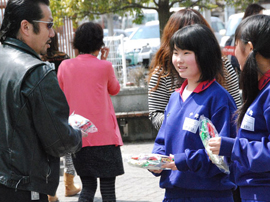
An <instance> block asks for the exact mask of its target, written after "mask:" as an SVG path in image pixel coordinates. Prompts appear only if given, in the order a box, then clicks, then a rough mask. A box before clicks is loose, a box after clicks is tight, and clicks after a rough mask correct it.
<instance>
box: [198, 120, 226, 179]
mask: <svg viewBox="0 0 270 202" xmlns="http://www.w3.org/2000/svg"><path fill="white" fill-rule="evenodd" d="M212 137H219V134H218V132H217V130H216V128H215V126H214V125H213V123H212V122H211V121H210V120H209V119H208V118H206V117H204V116H203V115H201V116H200V138H201V140H202V142H203V145H204V147H205V150H206V152H207V154H208V155H209V157H210V159H211V161H212V163H214V164H215V165H216V166H217V167H218V168H219V169H220V170H221V171H222V172H224V173H226V174H229V173H230V170H229V166H228V164H227V162H225V160H224V156H219V155H216V154H213V153H212V151H211V150H210V149H209V145H208V140H209V139H210V138H212Z"/></svg>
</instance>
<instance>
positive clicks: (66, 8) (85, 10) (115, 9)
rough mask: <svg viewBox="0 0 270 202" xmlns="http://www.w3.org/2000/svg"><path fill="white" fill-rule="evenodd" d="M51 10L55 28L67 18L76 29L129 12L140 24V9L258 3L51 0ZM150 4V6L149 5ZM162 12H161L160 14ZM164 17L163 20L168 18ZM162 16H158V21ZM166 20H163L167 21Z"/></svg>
mask: <svg viewBox="0 0 270 202" xmlns="http://www.w3.org/2000/svg"><path fill="white" fill-rule="evenodd" d="M50 2H51V10H52V14H53V17H54V20H55V24H56V26H61V25H62V24H63V19H64V18H65V17H69V18H71V19H73V22H74V26H75V27H76V25H77V23H78V21H80V20H82V19H84V18H85V17H88V18H89V19H90V20H93V19H95V18H98V16H99V15H102V14H106V13H114V14H116V13H117V14H119V15H120V16H123V15H125V13H126V12H129V13H130V14H131V15H133V16H134V20H133V21H134V22H135V23H137V24H140V23H141V21H142V20H143V16H142V11H141V9H142V8H144V9H156V10H157V11H158V13H164V10H163V11H162V9H165V12H167V13H169V9H170V8H171V7H172V6H173V5H175V4H176V5H178V6H180V7H194V6H199V7H200V8H201V9H206V8H207V9H213V8H216V7H217V6H218V5H223V6H224V2H226V3H227V4H228V5H233V6H235V7H238V8H239V7H240V8H241V9H243V10H244V9H245V8H246V7H247V5H248V4H250V3H255V2H258V0H224V1H222V0H220V1H219V0H196V1H194V0H140V1H138V0H98V1H96V0H51V1H50ZM150 3H151V4H150ZM164 5H165V6H164ZM161 11H162V12H161ZM168 16H169V15H166V17H165V18H168ZM161 18H162V16H160V19H161ZM167 20H168V19H164V21H167Z"/></svg>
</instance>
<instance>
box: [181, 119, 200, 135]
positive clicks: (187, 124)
mask: <svg viewBox="0 0 270 202" xmlns="http://www.w3.org/2000/svg"><path fill="white" fill-rule="evenodd" d="M199 124H200V122H199V121H198V120H195V119H191V118H188V117H186V118H185V121H184V125H183V130H187V131H189V132H192V133H196V131H197V129H198V127H199Z"/></svg>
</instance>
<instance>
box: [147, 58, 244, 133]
mask: <svg viewBox="0 0 270 202" xmlns="http://www.w3.org/2000/svg"><path fill="white" fill-rule="evenodd" d="M222 60H223V63H224V67H225V68H226V69H227V74H226V75H225V85H224V86H223V87H224V88H225V89H226V90H227V91H228V92H229V93H230V94H231V96H232V97H233V99H234V101H235V104H236V106H237V108H239V107H240V106H241V104H242V101H241V97H240V91H239V81H238V76H237V74H236V71H235V70H234V68H233V66H232V65H231V63H230V61H229V60H228V59H227V58H226V57H222ZM158 75H159V72H156V73H155V74H153V75H152V77H151V79H150V82H149V85H148V107H149V119H150V120H151V121H152V124H153V126H154V127H155V128H156V129H157V130H159V128H160V127H161V124H162V122H163V120H164V111H165V108H166V106H167V104H168V102H169V99H170V96H171V94H172V93H173V92H174V90H175V88H176V85H175V84H173V83H172V79H171V77H170V76H167V77H161V78H160V81H159V85H158V87H157V89H156V90H152V89H153V88H154V87H155V86H156V84H157V81H158Z"/></svg>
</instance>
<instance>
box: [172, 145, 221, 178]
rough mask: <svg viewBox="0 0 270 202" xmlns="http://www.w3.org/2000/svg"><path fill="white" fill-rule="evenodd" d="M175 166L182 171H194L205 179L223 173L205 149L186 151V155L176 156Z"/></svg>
mask: <svg viewBox="0 0 270 202" xmlns="http://www.w3.org/2000/svg"><path fill="white" fill-rule="evenodd" d="M174 161H175V165H176V167H177V169H178V170H180V171H192V172H195V173H196V174H197V175H199V176H201V177H205V178H211V177H213V176H215V175H217V174H220V173H221V171H220V170H219V168H218V167H217V166H215V165H213V163H212V162H211V161H210V159H209V157H208V155H207V154H206V152H205V149H199V150H197V151H194V150H189V149H186V150H185V153H182V154H176V155H174Z"/></svg>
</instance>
